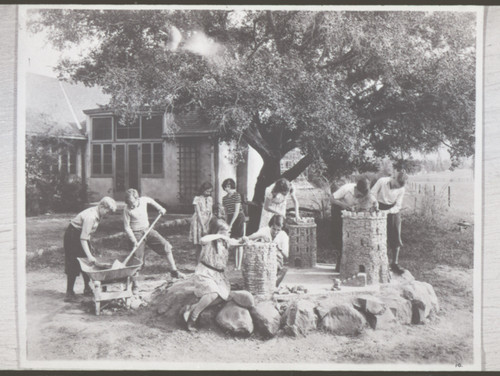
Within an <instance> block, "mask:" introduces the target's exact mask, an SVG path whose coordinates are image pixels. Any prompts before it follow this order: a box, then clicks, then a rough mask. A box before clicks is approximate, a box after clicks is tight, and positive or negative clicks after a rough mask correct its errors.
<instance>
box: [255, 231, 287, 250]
mask: <svg viewBox="0 0 500 376" xmlns="http://www.w3.org/2000/svg"><path fill="white" fill-rule="evenodd" d="M255 235H256V236H259V237H262V238H263V239H264V240H265V241H266V242H273V243H274V244H276V247H278V249H279V250H280V251H281V252H282V253H283V255H284V256H285V257H288V253H289V252H288V248H289V238H288V235H287V233H286V232H285V231H283V230H281V231H279V232H278V233H277V234H276V236H275V237H274V239H273V238H272V236H271V228H270V227H269V226H265V227H261V228H260V229H259V230H258V231H257V232H256V233H255V234H254V236H255Z"/></svg>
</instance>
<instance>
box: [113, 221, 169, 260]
mask: <svg viewBox="0 0 500 376" xmlns="http://www.w3.org/2000/svg"><path fill="white" fill-rule="evenodd" d="M162 215H163V214H161V213H160V214H158V217H156V219H155V220H154V222H153V223H151V226H149V228H148V229H147V230H146V232H145V233H144V235H142V237H141V238H140V239H139V241H138V242H137V244H136V245H135V247H134V248H133V249H132V251H131V252H130V253H129V255H128V256H127V258H126V259H125V260H123V262H120V261H118V260H115V261H114V262H113V265H111V269H121V268H124V267H126V266H127V263H128V262H129V260H130V259H131V258H132V256H133V255H134V253H135V251H137V248H139V246H140V245H141V243H142V242H143V241H144V239H146V236H148V234H149V232H150V231H151V230H152V229H153V227H154V226H155V224H156V222H158V220H159V219H160V218H161V216H162Z"/></svg>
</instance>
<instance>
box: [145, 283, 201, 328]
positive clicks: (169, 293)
mask: <svg viewBox="0 0 500 376" xmlns="http://www.w3.org/2000/svg"><path fill="white" fill-rule="evenodd" d="M194 289H195V285H194V283H193V280H192V279H191V278H190V279H186V280H182V281H179V282H176V283H174V284H173V285H172V286H170V287H169V288H167V289H166V290H164V289H159V290H158V291H157V292H155V293H154V294H153V296H152V297H151V303H150V305H151V307H152V308H153V310H154V311H155V312H156V313H157V314H159V315H161V316H162V317H163V318H164V320H165V321H169V322H172V323H177V324H179V325H182V324H183V321H182V317H181V312H182V311H183V310H184V308H185V307H186V306H188V305H191V304H194V303H196V302H197V301H198V300H199V298H198V297H197V296H196V295H195V294H194Z"/></svg>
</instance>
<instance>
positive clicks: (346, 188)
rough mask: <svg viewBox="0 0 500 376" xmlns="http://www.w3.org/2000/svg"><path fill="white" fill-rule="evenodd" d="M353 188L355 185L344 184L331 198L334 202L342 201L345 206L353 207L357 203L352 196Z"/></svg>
mask: <svg viewBox="0 0 500 376" xmlns="http://www.w3.org/2000/svg"><path fill="white" fill-rule="evenodd" d="M355 188H356V183H347V184H344V185H343V186H342V187H340V188H339V189H337V190H336V191H335V192H334V193H333V198H334V199H335V200H339V201H343V202H344V203H345V204H346V205H349V206H354V205H355V204H356V202H357V200H356V197H355V196H354V194H355V192H354V189H355Z"/></svg>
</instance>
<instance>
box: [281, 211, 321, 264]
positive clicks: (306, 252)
mask: <svg viewBox="0 0 500 376" xmlns="http://www.w3.org/2000/svg"><path fill="white" fill-rule="evenodd" d="M287 227H288V236H289V238H290V254H289V257H288V265H290V266H292V267H295V268H314V267H315V266H316V251H317V240H316V223H315V222H314V218H303V221H302V222H300V223H297V224H291V223H289V224H287Z"/></svg>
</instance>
